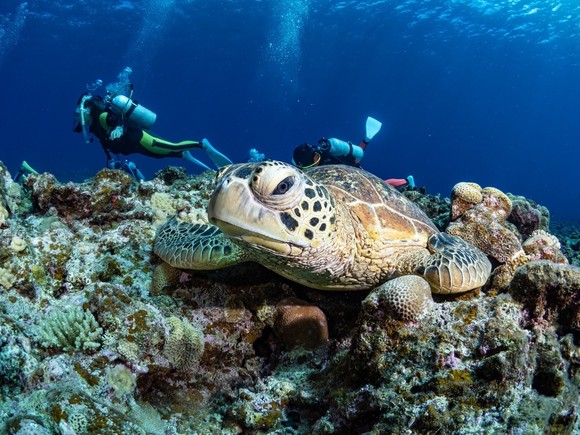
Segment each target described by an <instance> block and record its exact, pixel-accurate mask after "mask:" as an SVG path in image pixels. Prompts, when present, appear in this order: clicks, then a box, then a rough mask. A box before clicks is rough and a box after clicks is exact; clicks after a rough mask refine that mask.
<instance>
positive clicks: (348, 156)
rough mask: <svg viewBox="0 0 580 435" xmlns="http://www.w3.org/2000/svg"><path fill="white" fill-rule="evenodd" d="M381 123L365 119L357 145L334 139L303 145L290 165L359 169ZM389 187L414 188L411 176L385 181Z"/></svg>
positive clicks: (299, 146) (302, 167) (371, 118)
mask: <svg viewBox="0 0 580 435" xmlns="http://www.w3.org/2000/svg"><path fill="white" fill-rule="evenodd" d="M381 127H382V123H381V122H380V121H377V120H376V119H374V118H373V117H371V116H369V117H367V121H366V130H365V137H364V138H363V139H362V140H361V141H360V143H359V144H358V145H354V144H353V143H352V142H346V141H344V140H341V139H336V138H330V139H326V138H322V139H320V140H319V141H318V145H310V144H308V143H304V144H302V145H298V146H297V147H296V148H295V149H294V153H293V158H292V163H293V164H294V165H296V166H298V167H299V168H300V169H308V168H312V167H314V166H320V165H348V166H355V167H357V168H360V167H361V166H360V161H361V160H362V158H363V157H364V150H365V149H366V147H367V145H368V144H369V143H370V141H371V140H372V139H373V138H374V137H375V135H376V134H377V133H378V132H379V131H380V130H381ZM385 181H386V182H387V183H389V184H390V185H391V186H393V187H396V188H400V187H404V186H409V187H410V188H411V189H414V188H415V180H414V179H413V176H412V175H409V176H408V177H407V178H390V179H388V180H385Z"/></svg>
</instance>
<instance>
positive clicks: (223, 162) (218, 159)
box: [201, 138, 232, 168]
mask: <svg viewBox="0 0 580 435" xmlns="http://www.w3.org/2000/svg"><path fill="white" fill-rule="evenodd" d="M201 145H202V146H201V147H202V149H204V150H205V152H206V153H207V155H208V156H209V158H210V159H212V161H213V162H214V163H215V164H216V165H217V167H218V168H220V167H222V166H227V165H231V164H232V161H231V160H230V159H228V158H227V157H226V156H224V155H223V154H222V153H220V152H219V151H218V150H216V149H215V148H214V147H212V146H211V144H210V143H209V140H207V139H206V138H203V139H202V140H201Z"/></svg>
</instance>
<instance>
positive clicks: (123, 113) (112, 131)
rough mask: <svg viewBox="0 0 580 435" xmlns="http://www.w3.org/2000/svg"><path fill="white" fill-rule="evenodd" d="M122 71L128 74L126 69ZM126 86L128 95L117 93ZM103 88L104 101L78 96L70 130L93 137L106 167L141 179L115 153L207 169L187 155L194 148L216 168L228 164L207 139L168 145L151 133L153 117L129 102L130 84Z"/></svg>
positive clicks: (148, 112)
mask: <svg viewBox="0 0 580 435" xmlns="http://www.w3.org/2000/svg"><path fill="white" fill-rule="evenodd" d="M126 70H128V71H129V72H131V70H130V69H129V68H127V69H126ZM126 70H125V71H126ZM99 82H100V81H99ZM101 83H102V82H101ZM127 86H128V88H129V92H128V94H129V96H126V95H124V94H123V93H122V92H120V91H119V89H122V88H126V87H127ZM107 89H108V91H107V95H106V97H105V98H103V97H101V96H99V95H94V96H93V95H91V93H90V92H88V91H87V92H85V93H84V94H83V95H81V97H80V98H79V100H78V103H77V109H76V115H77V116H76V118H77V123H76V125H75V127H74V129H73V131H74V132H76V133H82V134H83V136H84V138H85V142H87V143H89V142H91V141H92V139H91V138H90V137H89V132H90V133H92V134H93V135H94V136H96V137H97V139H98V140H99V142H100V143H101V146H102V147H103V151H104V152H105V155H106V156H107V166H108V167H109V168H112V169H121V170H124V171H126V172H127V173H129V174H130V175H131V176H133V177H134V178H136V179H137V180H143V179H144V177H143V174H141V171H139V169H137V167H136V165H135V164H134V163H133V162H130V161H128V160H124V161H123V160H121V159H120V158H119V157H118V154H123V155H129V154H136V153H137V154H143V155H146V156H149V157H154V158H163V157H180V158H183V159H185V160H187V161H189V162H191V163H194V164H195V165H198V166H201V167H202V168H204V169H210V168H209V167H208V166H207V165H206V164H204V163H203V162H201V161H200V160H198V159H196V158H194V157H193V156H192V155H191V153H190V151H191V150H194V149H202V150H204V151H205V152H206V153H207V155H208V156H209V157H210V158H211V160H212V161H213V162H214V164H215V165H216V166H217V167H221V166H225V165H229V164H231V163H232V162H231V160H230V159H228V158H227V157H226V156H225V155H223V154H222V153H220V152H219V151H218V150H216V149H215V148H214V147H212V146H211V144H210V143H209V141H208V140H207V139H202V140H201V141H191V140H186V141H181V142H170V141H168V140H165V139H161V138H160V137H158V136H155V135H154V134H153V133H151V132H150V131H149V130H148V129H149V128H150V127H151V126H152V125H153V123H154V122H155V120H156V118H157V115H156V114H155V113H154V112H152V111H151V110H149V109H147V108H146V107H143V106H142V105H141V104H139V103H138V102H137V101H135V100H133V99H132V96H133V84H132V83H128V84H127V83H122V84H120V85H119V86H118V89H117V90H115V91H113V92H111V91H109V86H107Z"/></svg>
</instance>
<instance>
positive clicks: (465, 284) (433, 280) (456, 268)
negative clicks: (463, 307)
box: [415, 233, 491, 293]
mask: <svg viewBox="0 0 580 435" xmlns="http://www.w3.org/2000/svg"><path fill="white" fill-rule="evenodd" d="M427 247H428V249H429V251H430V252H431V255H430V256H428V257H426V258H425V260H424V261H423V263H422V264H421V265H419V267H417V269H416V271H415V272H416V273H417V274H419V275H421V276H423V277H424V278H425V279H426V280H427V281H428V282H429V284H430V285H431V288H432V289H433V292H434V293H461V292H464V291H468V290H473V289H475V288H478V287H481V286H483V285H484V284H485V282H486V281H487V279H488V278H489V275H490V274H491V263H490V262H489V260H488V259H487V257H486V256H485V254H484V253H483V252H481V251H480V250H479V249H478V248H476V247H475V246H473V245H471V244H469V243H467V242H466V241H465V240H463V239H461V238H459V237H456V236H452V235H449V234H447V233H437V234H434V235H432V236H431V237H430V238H429V241H428V245H427Z"/></svg>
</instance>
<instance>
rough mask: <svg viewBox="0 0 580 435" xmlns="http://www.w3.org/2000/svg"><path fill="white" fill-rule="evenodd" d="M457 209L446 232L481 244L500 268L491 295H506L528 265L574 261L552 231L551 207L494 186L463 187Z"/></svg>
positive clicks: (455, 196) (455, 198) (455, 194)
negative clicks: (516, 275)
mask: <svg viewBox="0 0 580 435" xmlns="http://www.w3.org/2000/svg"><path fill="white" fill-rule="evenodd" d="M512 199H513V200H514V201H515V204H514V202H512ZM451 209H452V214H451V216H452V220H451V222H450V223H449V226H448V227H447V229H446V231H447V232H448V233H449V234H452V235H455V236H458V237H461V238H462V239H464V240H467V241H468V242H470V243H471V244H473V245H475V246H477V247H478V248H479V249H481V250H482V251H483V252H484V253H485V254H486V255H487V256H488V257H490V258H491V259H492V260H494V261H495V262H496V263H497V264H498V265H499V267H497V268H496V269H495V271H494V272H493V275H492V278H491V280H490V283H491V286H490V287H491V288H490V290H491V291H505V289H506V287H507V285H508V284H509V282H510V280H511V279H512V277H513V275H514V273H515V271H516V269H517V268H518V267H520V266H522V265H523V264H525V263H527V262H528V261H531V260H540V259H543V260H550V261H554V262H557V263H568V259H567V258H566V257H565V255H564V254H563V253H562V251H561V249H560V248H561V245H560V242H559V240H558V239H557V238H556V237H555V236H553V235H551V234H550V233H548V232H547V229H548V226H549V212H548V211H547V209H545V207H542V206H540V205H538V204H535V203H533V202H532V201H528V200H526V199H525V198H523V197H521V196H514V195H511V194H509V195H508V194H505V193H503V192H502V191H500V190H498V189H496V188H493V187H486V188H483V189H482V188H481V187H480V186H479V185H477V184H475V183H458V184H457V185H456V186H455V187H454V188H453V192H452V203H451Z"/></svg>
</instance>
